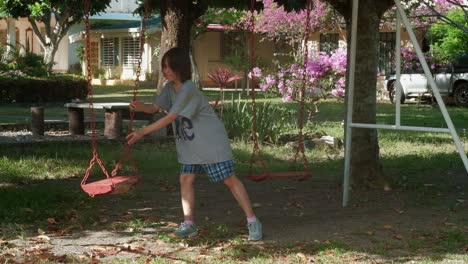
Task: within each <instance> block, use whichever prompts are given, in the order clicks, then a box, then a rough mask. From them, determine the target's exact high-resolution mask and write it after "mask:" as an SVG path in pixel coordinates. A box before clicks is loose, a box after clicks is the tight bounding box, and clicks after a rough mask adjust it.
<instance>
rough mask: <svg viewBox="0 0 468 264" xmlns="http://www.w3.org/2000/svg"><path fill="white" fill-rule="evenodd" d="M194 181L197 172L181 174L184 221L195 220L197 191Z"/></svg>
mask: <svg viewBox="0 0 468 264" xmlns="http://www.w3.org/2000/svg"><path fill="white" fill-rule="evenodd" d="M194 181H195V174H188V173H182V174H180V177H179V182H180V198H181V201H182V210H183V211H184V221H192V222H193V211H194V209H195V192H194V190H193V182H194Z"/></svg>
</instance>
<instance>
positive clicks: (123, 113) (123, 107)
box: [64, 103, 153, 139]
mask: <svg viewBox="0 0 468 264" xmlns="http://www.w3.org/2000/svg"><path fill="white" fill-rule="evenodd" d="M64 106H65V107H66V108H67V109H68V131H69V132H70V134H71V135H84V131H85V129H84V109H90V104H89V103H66V104H65V105H64ZM93 109H104V110H105V113H104V136H105V137H106V138H110V139H115V138H119V137H121V136H122V135H123V131H122V130H123V120H124V119H130V109H129V103H93ZM152 118H153V115H152V114H147V113H143V112H135V115H134V120H152Z"/></svg>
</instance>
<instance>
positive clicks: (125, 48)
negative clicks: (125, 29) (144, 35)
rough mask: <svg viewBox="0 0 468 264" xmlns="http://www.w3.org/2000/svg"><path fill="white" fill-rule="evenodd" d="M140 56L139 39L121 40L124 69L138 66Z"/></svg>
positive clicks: (128, 38)
mask: <svg viewBox="0 0 468 264" xmlns="http://www.w3.org/2000/svg"><path fill="white" fill-rule="evenodd" d="M139 54H140V39H139V38H131V37H127V38H123V39H122V59H123V62H122V63H123V66H124V67H136V66H138V56H139Z"/></svg>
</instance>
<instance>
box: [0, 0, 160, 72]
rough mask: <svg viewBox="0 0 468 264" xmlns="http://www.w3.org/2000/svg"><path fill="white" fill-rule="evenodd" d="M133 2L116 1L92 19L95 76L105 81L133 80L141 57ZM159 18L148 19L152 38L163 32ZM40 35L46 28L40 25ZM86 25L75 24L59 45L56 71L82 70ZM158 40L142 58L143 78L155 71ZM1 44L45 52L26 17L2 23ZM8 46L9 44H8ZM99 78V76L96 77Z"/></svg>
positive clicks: (147, 46) (92, 56)
mask: <svg viewBox="0 0 468 264" xmlns="http://www.w3.org/2000/svg"><path fill="white" fill-rule="evenodd" d="M137 7H138V5H137V3H135V1H133V0H118V1H117V0H113V1H112V2H111V4H110V7H109V8H107V9H106V11H105V12H101V13H99V14H96V15H93V16H91V17H90V24H91V34H90V40H91V43H90V44H91V45H90V46H91V63H92V67H93V70H95V72H96V74H100V75H101V77H105V78H118V79H120V78H121V79H132V78H134V76H135V72H134V69H135V67H136V64H137V62H138V55H139V32H140V20H141V18H140V16H138V15H135V14H133V12H134V10H135V9H136V8H137ZM159 24H160V21H159V19H158V18H156V19H152V20H149V21H148V23H147V25H148V29H147V32H148V34H149V36H151V35H154V34H155V33H156V34H157V32H158V31H159V32H160V27H159ZM39 28H40V30H41V32H44V27H43V26H42V27H41V25H39ZM84 32H85V23H84V22H82V23H79V24H75V25H73V26H72V27H71V28H70V29H69V31H68V34H67V37H64V38H63V39H62V41H61V42H60V44H59V48H58V50H57V53H56V55H55V64H54V66H53V70H54V71H58V72H70V71H75V72H76V71H81V70H82V69H81V66H80V64H81V62H80V60H81V59H82V58H80V54H83V53H82V47H83V46H84ZM158 41H159V40H158V39H157V38H154V39H153V38H151V37H149V38H148V41H147V43H146V44H145V49H144V50H145V52H144V53H143V55H142V70H141V79H145V78H148V77H149V76H151V73H152V72H154V70H153V69H154V68H153V66H152V64H151V62H152V54H153V53H154V50H153V47H156V46H157V43H158ZM0 44H3V45H7V44H10V45H13V46H15V47H16V48H17V49H18V50H20V51H21V52H24V51H26V50H27V51H30V52H33V53H36V54H41V53H43V50H42V47H41V45H40V43H39V41H38V39H37V37H36V36H35V34H34V32H33V30H32V28H31V25H30V23H29V21H28V20H27V19H26V18H19V19H12V18H7V19H3V20H0ZM7 46H8V45H7ZM96 77H98V76H96Z"/></svg>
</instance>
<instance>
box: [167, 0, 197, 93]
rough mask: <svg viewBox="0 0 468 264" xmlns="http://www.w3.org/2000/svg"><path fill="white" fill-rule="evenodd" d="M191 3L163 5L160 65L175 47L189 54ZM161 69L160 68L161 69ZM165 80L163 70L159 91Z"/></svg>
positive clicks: (173, 2)
mask: <svg viewBox="0 0 468 264" xmlns="http://www.w3.org/2000/svg"><path fill="white" fill-rule="evenodd" d="M190 4H191V3H190V1H171V0H165V1H163V3H161V14H162V17H163V21H162V24H163V30H162V34H161V51H160V53H159V59H158V62H159V65H161V58H162V56H163V55H164V53H166V51H168V50H169V49H171V48H173V47H179V48H183V49H184V50H186V51H187V52H189V49H190V28H191V27H192V24H193V21H192V18H191V17H190V15H189V14H190ZM159 68H160V67H159ZM164 82H165V80H164V77H163V74H162V69H161V68H160V69H159V80H158V90H160V89H162V87H163V84H164Z"/></svg>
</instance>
